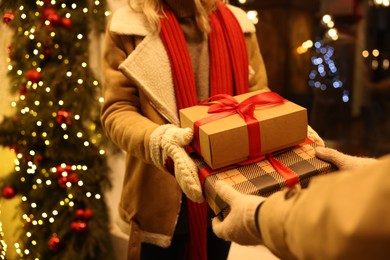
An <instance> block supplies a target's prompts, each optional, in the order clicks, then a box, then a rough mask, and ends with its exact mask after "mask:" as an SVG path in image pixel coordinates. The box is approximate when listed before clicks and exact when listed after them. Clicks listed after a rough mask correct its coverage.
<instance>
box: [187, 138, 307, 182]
mask: <svg viewBox="0 0 390 260" xmlns="http://www.w3.org/2000/svg"><path fill="white" fill-rule="evenodd" d="M311 143H313V141H311V140H310V139H309V138H306V140H305V142H303V143H301V144H298V145H296V146H293V147H290V148H285V149H282V150H279V151H277V152H273V153H271V154H266V155H262V156H260V157H257V158H254V159H251V160H247V161H244V162H241V163H238V164H234V165H230V166H226V167H223V168H221V169H218V170H212V169H211V168H210V167H208V166H207V165H205V166H204V167H201V168H199V180H200V184H201V186H202V188H204V184H205V182H206V178H207V177H208V176H210V175H213V174H217V173H220V172H223V171H228V170H230V169H234V168H237V167H240V166H243V165H248V164H252V163H257V162H260V161H262V160H265V159H267V160H268V161H269V163H270V164H271V165H272V167H273V168H274V169H275V171H276V172H277V173H278V174H279V175H280V176H282V177H283V179H284V180H285V181H286V185H287V187H291V186H294V185H295V184H297V183H299V176H298V174H297V173H295V172H294V171H293V170H291V169H290V168H288V167H287V166H286V165H285V164H283V163H282V162H281V161H279V160H278V159H276V158H274V156H275V155H278V154H281V153H284V152H286V151H289V150H292V149H295V148H297V147H301V146H304V145H306V144H311ZM191 152H192V151H191Z"/></svg>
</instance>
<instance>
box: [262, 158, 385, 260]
mask: <svg viewBox="0 0 390 260" xmlns="http://www.w3.org/2000/svg"><path fill="white" fill-rule="evenodd" d="M389 199H390V155H388V156H386V157H383V158H381V159H380V160H379V162H378V163H376V164H374V165H371V166H368V167H366V168H361V169H359V170H356V171H354V172H337V173H334V174H330V175H327V176H322V177H317V178H314V179H313V180H312V182H311V183H310V185H309V187H308V188H307V189H302V190H299V189H295V190H284V191H280V192H277V193H275V194H273V195H271V196H270V197H269V198H268V199H267V200H266V201H265V202H264V204H263V205H262V206H261V208H260V213H259V218H258V222H259V225H260V230H261V233H262V238H263V240H264V244H265V245H266V246H267V247H269V248H270V249H271V251H272V252H274V253H275V254H276V255H277V256H279V257H280V258H282V259H332V260H333V259H390V250H389V245H390V206H389V205H390V203H389Z"/></svg>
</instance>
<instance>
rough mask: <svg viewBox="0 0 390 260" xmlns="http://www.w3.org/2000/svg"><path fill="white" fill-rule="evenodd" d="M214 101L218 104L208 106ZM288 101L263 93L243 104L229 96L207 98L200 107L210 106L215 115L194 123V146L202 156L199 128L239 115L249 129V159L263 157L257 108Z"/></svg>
mask: <svg viewBox="0 0 390 260" xmlns="http://www.w3.org/2000/svg"><path fill="white" fill-rule="evenodd" d="M212 101H218V103H212V104H208V103H209V102H212ZM285 101H286V99H284V98H282V97H281V96H280V95H278V94H276V93H275V92H271V91H270V92H263V93H259V94H256V95H254V96H251V97H249V98H247V99H245V100H244V101H242V102H238V101H237V100H236V99H235V98H234V97H232V96H230V95H227V94H219V95H215V96H212V97H210V98H207V99H205V100H203V101H201V102H200V105H209V106H210V108H209V110H208V113H209V114H215V115H212V116H209V117H206V118H203V119H200V120H198V121H196V122H195V123H194V145H195V149H196V151H197V152H198V154H201V150H200V143H199V127H200V126H202V125H204V124H207V123H210V122H213V121H216V120H219V119H222V118H225V117H228V116H231V115H234V114H239V115H240V116H241V117H242V118H243V119H244V121H245V123H246V124H247V127H248V136H249V137H250V142H249V159H253V158H256V157H258V156H260V155H261V138H260V125H259V122H258V120H257V119H256V118H255V117H254V116H253V115H254V111H255V108H256V107H259V106H266V105H275V104H280V103H283V102H285Z"/></svg>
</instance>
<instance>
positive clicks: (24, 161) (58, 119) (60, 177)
mask: <svg viewBox="0 0 390 260" xmlns="http://www.w3.org/2000/svg"><path fill="white" fill-rule="evenodd" d="M46 2H47V1H46ZM35 3H36V6H37V7H43V6H44V5H45V1H40V0H37V1H35ZM50 4H51V5H52V6H57V7H58V8H62V9H66V10H69V9H70V10H76V9H77V8H79V5H78V3H77V2H76V1H75V2H74V3H71V4H70V5H69V4H66V3H60V1H58V2H57V1H56V0H51V1H50ZM99 5H100V2H99V1H98V0H97V1H94V6H95V8H92V10H89V9H88V8H87V7H82V12H83V13H84V14H87V13H88V12H93V13H97V12H98V10H99V9H98V8H97V7H98V6H99ZM26 9H27V8H25V6H23V5H21V6H19V8H18V11H17V12H15V15H20V19H21V20H26V19H29V17H28V15H29V14H30V12H29V10H26ZM104 12H105V13H104V15H105V16H109V15H110V12H109V11H104ZM34 15H35V16H36V17H40V16H42V15H45V14H42V13H40V12H38V11H37V12H35V13H34ZM71 18H72V14H71V13H70V12H66V13H65V15H64V16H63V17H62V18H60V17H58V16H57V15H54V14H52V15H50V14H48V15H46V17H45V21H44V24H45V25H46V26H60V25H61V26H64V27H65V28H67V29H70V28H71V27H72V20H71ZM17 30H18V31H19V32H23V35H24V36H25V37H27V38H28V39H29V40H30V41H32V42H34V44H35V46H36V47H35V48H34V49H33V51H32V52H31V53H26V54H25V56H24V58H25V61H24V62H25V64H26V65H29V64H30V65H31V67H32V68H33V69H31V70H29V71H28V72H27V75H26V77H27V83H26V84H25V86H23V87H24V88H25V90H27V91H28V90H37V89H38V88H41V89H44V91H45V92H46V93H47V94H48V95H47V96H48V97H50V96H51V95H50V93H51V92H52V87H51V86H49V85H48V84H47V83H46V82H44V81H43V80H42V77H41V73H43V70H44V68H42V67H41V65H40V61H43V60H44V59H45V58H46V56H47V53H46V52H47V49H45V48H44V43H43V42H41V41H39V40H37V38H38V37H36V33H37V30H38V28H37V27H36V26H35V25H32V26H31V28H28V29H23V28H22V27H19V28H18V29H17ZM23 30H24V31H23ZM49 36H50V37H51V38H52V39H53V42H56V41H55V38H56V36H57V34H56V32H55V30H52V31H51V32H50V34H49ZM85 37H88V36H87V35H83V34H82V33H79V34H78V35H77V37H76V38H77V40H76V41H75V42H74V46H75V47H76V48H77V47H79V46H80V45H81V44H83V42H82V40H83V39H84V38H85ZM84 44H85V43H84ZM53 47H54V49H55V50H56V53H58V54H57V56H56V57H55V58H57V59H58V60H59V61H61V62H63V63H64V64H69V63H70V62H73V61H71V60H70V58H68V57H66V56H65V55H64V54H63V53H61V51H60V50H61V46H60V44H58V43H56V44H54V46H53ZM7 63H8V67H7V68H8V70H9V71H10V72H12V71H14V70H16V68H14V66H13V65H12V59H11V58H10V57H8V58H7ZM80 66H81V67H82V68H87V67H88V66H89V65H88V62H87V61H82V62H81V64H80ZM29 73H30V74H29ZM58 73H64V75H63V76H64V77H63V78H64V79H68V80H73V78H72V77H78V76H77V75H75V73H73V72H72V71H70V70H68V71H58ZM16 74H17V75H18V76H20V77H23V75H24V74H25V72H24V71H23V70H22V69H17V71H16ZM75 81H76V82H77V84H75V85H74V87H73V91H74V92H75V93H77V92H79V89H80V88H82V87H83V85H84V84H85V82H84V79H83V78H81V77H80V78H76V79H75ZM92 84H93V86H95V87H96V88H97V87H99V82H98V80H93V82H92ZM25 92H26V91H21V92H20V93H21V94H20V95H19V96H17V97H16V98H15V100H14V101H13V102H11V107H13V108H15V109H20V111H16V112H19V113H20V114H21V115H28V116H31V117H33V118H35V119H36V121H35V124H36V126H37V127H38V129H53V128H54V127H55V124H57V123H58V124H60V126H61V128H62V130H63V133H61V135H62V138H63V139H64V140H70V139H72V138H73V139H76V140H79V142H80V145H82V146H85V147H87V146H89V145H90V144H91V143H92V144H98V143H99V141H100V140H101V138H102V136H101V134H100V133H98V134H96V135H95V136H93V137H92V139H90V140H88V139H87V138H86V137H87V136H88V135H87V134H86V133H84V132H83V131H78V132H77V133H76V136H73V135H72V134H70V133H68V131H67V130H68V127H69V125H70V124H72V122H73V120H74V121H81V120H83V118H82V116H81V115H79V114H74V115H73V114H72V113H70V112H69V111H67V109H66V107H67V104H66V102H65V101H64V100H54V99H53V100H49V101H43V100H38V99H37V100H35V101H34V102H33V105H32V106H28V105H27V102H25V101H26V99H27V94H26V93H25ZM102 101H103V99H102V98H99V102H102ZM20 104H26V105H22V106H20ZM42 106H46V107H47V108H49V109H50V108H51V109H54V111H53V112H52V114H51V115H52V120H48V119H47V118H41V115H40V114H39V112H38V111H39V107H42ZM56 108H59V109H58V110H56ZM45 124H46V125H45ZM95 129H96V125H95V124H93V123H90V126H89V129H88V130H90V131H91V132H93V130H95ZM21 135H22V136H25V137H26V138H32V139H34V138H36V137H40V138H42V139H43V143H44V145H45V146H46V147H49V146H51V145H52V143H51V141H50V135H49V133H48V132H47V131H42V132H40V131H39V130H38V131H32V132H31V133H28V132H27V131H26V130H21ZM27 135H30V136H27ZM15 154H16V157H15V159H14V165H15V171H16V172H25V173H27V174H28V175H35V176H37V177H36V178H35V179H34V181H35V183H33V184H32V189H33V190H38V189H43V188H45V187H47V186H51V185H53V184H56V185H58V184H59V185H60V187H62V188H64V189H66V191H67V194H66V195H65V197H63V198H62V199H59V201H58V205H57V208H54V209H50V211H43V212H42V213H41V215H33V214H23V216H22V219H23V221H24V222H25V224H32V225H34V226H43V225H50V224H53V223H55V221H56V217H57V216H58V215H59V214H60V212H61V211H63V210H66V209H64V208H66V207H69V208H72V207H74V205H75V202H74V199H75V195H74V194H73V193H72V189H71V187H72V186H74V185H77V186H78V187H80V188H81V187H82V186H83V185H84V183H83V181H82V180H80V178H79V177H78V176H81V175H82V174H87V172H88V170H89V169H88V167H87V166H86V165H68V164H66V163H61V164H60V165H58V166H53V167H51V168H50V169H45V168H41V169H40V167H39V165H38V164H37V161H36V160H37V157H38V158H39V156H40V155H39V154H38V152H37V151H35V150H33V149H31V150H30V151H29V152H28V153H27V154H23V153H21V152H18V151H17V150H15ZM99 154H100V155H104V154H105V150H104V149H100V150H99ZM38 161H39V160H38ZM76 173H77V174H76ZM22 176H23V175H22ZM53 176H55V177H53ZM25 181H26V178H25V177H21V179H20V182H25ZM84 196H85V197H87V198H89V199H96V200H99V199H101V198H102V196H101V194H99V193H93V192H91V191H85V194H84ZM21 201H22V202H23V203H28V205H29V206H30V207H31V208H33V209H35V208H37V207H40V205H39V203H38V202H36V201H34V200H31V199H30V198H29V197H27V196H22V197H21ZM86 219H87V220H88V216H87V217H86ZM78 224H79V225H77V223H76V224H75V225H73V223H72V229H74V230H76V231H82V229H83V228H85V223H84V225H82V224H81V223H78ZM23 225H24V224H23ZM21 230H23V229H21ZM2 234H3V230H2V225H1V223H0V247H1V250H0V259H6V249H7V244H6V242H5V241H4V239H3V236H2ZM25 236H26V238H30V239H27V241H30V243H31V246H37V245H38V242H37V241H36V240H34V239H31V238H32V237H33V234H32V233H31V232H29V231H27V232H26V233H25ZM53 238H54V239H55V238H56V235H55V234H53ZM50 242H53V243H55V242H56V240H53V241H50ZM49 245H50V244H49ZM14 246H15V250H16V253H17V254H18V255H19V257H20V258H22V259H23V258H24V257H28V256H29V254H30V251H29V250H28V249H26V248H25V249H23V248H24V247H26V246H25V245H22V244H21V243H15V244H14ZM52 249H55V245H54V246H53V248H52ZM35 259H38V258H35Z"/></svg>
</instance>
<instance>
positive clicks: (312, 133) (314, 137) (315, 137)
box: [307, 125, 325, 146]
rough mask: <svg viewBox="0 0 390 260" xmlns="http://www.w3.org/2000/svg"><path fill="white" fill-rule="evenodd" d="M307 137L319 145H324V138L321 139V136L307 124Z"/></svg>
mask: <svg viewBox="0 0 390 260" xmlns="http://www.w3.org/2000/svg"><path fill="white" fill-rule="evenodd" d="M307 138H309V139H310V140H312V141H313V142H314V143H315V144H317V145H319V146H325V142H324V140H322V138H321V137H320V136H319V135H318V134H317V132H316V131H314V129H313V128H311V126H309V125H307Z"/></svg>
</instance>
